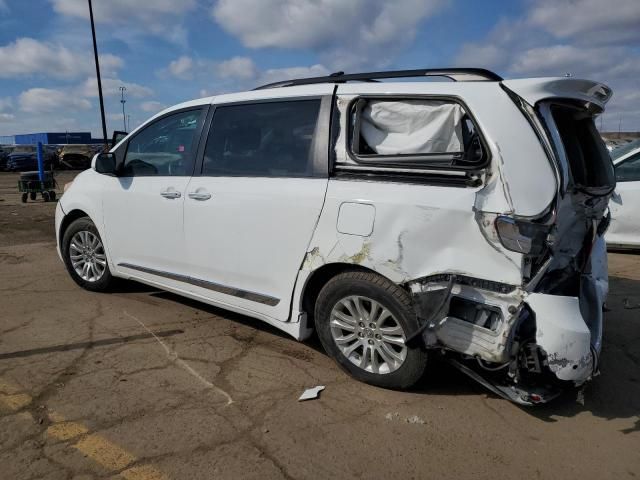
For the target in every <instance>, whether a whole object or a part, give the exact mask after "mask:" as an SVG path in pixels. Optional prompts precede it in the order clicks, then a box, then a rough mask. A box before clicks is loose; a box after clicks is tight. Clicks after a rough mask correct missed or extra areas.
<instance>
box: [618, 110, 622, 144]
mask: <svg viewBox="0 0 640 480" xmlns="http://www.w3.org/2000/svg"><path fill="white" fill-rule="evenodd" d="M618 138H622V115H620V117H619V120H618Z"/></svg>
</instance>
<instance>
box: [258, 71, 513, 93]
mask: <svg viewBox="0 0 640 480" xmlns="http://www.w3.org/2000/svg"><path fill="white" fill-rule="evenodd" d="M417 77H446V78H449V79H451V80H453V81H454V82H458V81H467V82H468V81H485V82H486V81H491V82H499V81H501V80H502V77H501V76H500V75H498V74H496V73H494V72H492V71H491V70H486V69H484V68H427V69H417V70H387V71H382V72H365V73H347V74H345V73H344V72H335V73H332V74H330V75H327V76H325V77H310V78H296V79H292V80H282V81H280V82H274V83H268V84H266V85H261V86H260V87H257V88H254V90H262V89H265V88H278V87H292V86H295V85H311V84H314V83H345V82H377V81H378V80H381V79H384V78H417Z"/></svg>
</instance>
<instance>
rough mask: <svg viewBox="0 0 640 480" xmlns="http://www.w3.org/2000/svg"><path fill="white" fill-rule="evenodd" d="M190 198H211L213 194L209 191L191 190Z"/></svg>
mask: <svg viewBox="0 0 640 480" xmlns="http://www.w3.org/2000/svg"><path fill="white" fill-rule="evenodd" d="M189 198H193V199H194V200H200V201H203V200H209V199H210V198H211V194H210V193H208V192H197V191H196V192H191V193H190V194H189Z"/></svg>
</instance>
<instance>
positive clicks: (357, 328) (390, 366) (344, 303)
mask: <svg viewBox="0 0 640 480" xmlns="http://www.w3.org/2000/svg"><path fill="white" fill-rule="evenodd" d="M329 325H330V327H331V336H332V337H333V341H334V342H335V344H336V346H337V347H338V348H339V349H340V351H341V352H342V354H343V355H344V356H345V357H346V358H347V359H348V360H349V361H350V362H351V363H353V364H354V365H356V366H358V367H359V368H361V369H363V370H365V371H367V372H370V373H377V374H386V373H391V372H393V371H395V370H397V369H398V368H400V367H401V366H402V364H403V363H404V361H405V359H406V357H407V346H406V345H405V340H406V337H405V333H404V330H403V329H402V326H401V325H400V323H399V322H398V321H397V320H396V318H395V317H394V316H393V314H392V313H391V312H390V311H389V310H388V309H387V308H385V307H384V306H383V305H381V304H380V303H379V302H376V301H375V300H373V299H371V298H368V297H364V296H360V295H351V296H348V297H345V298H343V299H341V300H339V301H338V302H337V303H336V305H335V306H334V307H333V309H332V310H331V317H330V320H329Z"/></svg>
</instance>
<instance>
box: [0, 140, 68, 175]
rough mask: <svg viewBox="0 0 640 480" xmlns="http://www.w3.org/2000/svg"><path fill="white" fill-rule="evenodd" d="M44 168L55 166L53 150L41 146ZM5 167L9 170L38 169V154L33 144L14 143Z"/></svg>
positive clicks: (49, 168)
mask: <svg viewBox="0 0 640 480" xmlns="http://www.w3.org/2000/svg"><path fill="white" fill-rule="evenodd" d="M43 154H44V159H43V160H44V162H43V163H44V168H45V170H51V169H53V168H55V166H56V161H57V159H56V154H55V150H54V149H53V148H51V147H48V146H43ZM6 169H7V170H8V171H11V172H24V171H27V170H37V169H38V155H37V152H36V147H35V145H16V146H15V147H14V148H13V149H12V151H11V153H10V154H9V155H8V157H7V167H6Z"/></svg>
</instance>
